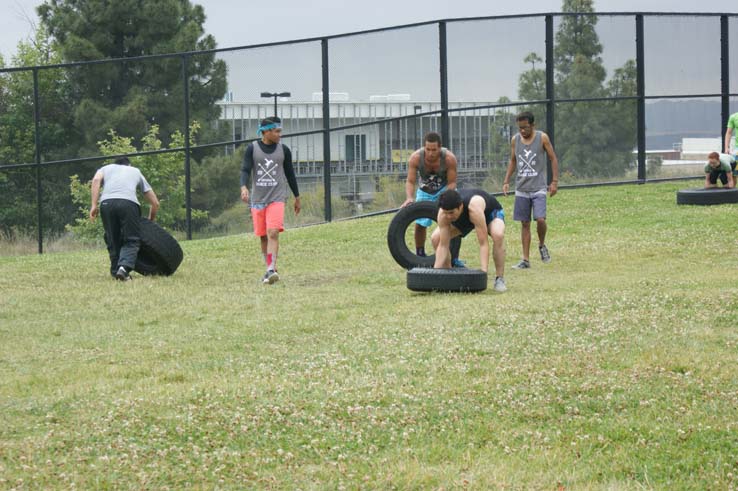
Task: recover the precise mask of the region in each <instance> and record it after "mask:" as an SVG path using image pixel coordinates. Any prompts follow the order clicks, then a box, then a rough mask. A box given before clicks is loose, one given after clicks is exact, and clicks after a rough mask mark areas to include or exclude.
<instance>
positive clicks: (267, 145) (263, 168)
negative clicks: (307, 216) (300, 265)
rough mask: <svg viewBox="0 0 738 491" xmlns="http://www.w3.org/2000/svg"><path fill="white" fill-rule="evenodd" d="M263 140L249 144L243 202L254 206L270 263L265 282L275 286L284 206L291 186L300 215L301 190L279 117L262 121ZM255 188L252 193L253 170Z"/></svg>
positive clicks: (243, 174) (257, 229) (243, 169)
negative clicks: (299, 189)
mask: <svg viewBox="0 0 738 491" xmlns="http://www.w3.org/2000/svg"><path fill="white" fill-rule="evenodd" d="M256 134H257V135H258V136H260V137H261V140H260V141H256V142H253V143H249V146H248V147H246V152H245V153H244V155H243V166H242V167H241V200H242V201H243V202H244V203H249V199H250V204H251V217H252V219H253V220H254V235H256V236H257V237H259V239H260V241H261V253H262V255H263V256H264V262H265V263H266V273H264V276H263V277H262V279H261V280H262V282H263V283H264V284H267V285H271V284H272V283H274V282H275V281H277V280H279V273H277V252H278V251H279V234H280V232H282V231H284V204H285V202H286V201H287V185H288V184H289V187H290V189H291V190H292V194H293V195H294V196H295V205H294V209H295V215H297V214H298V213H300V191H298V189H297V178H296V177H295V170H294V168H293V167H292V153H291V152H290V149H289V148H288V147H287V145H283V144H281V143H279V140H280V139H281V138H282V120H281V119H279V118H278V117H276V116H273V117H271V118H266V119H262V120H261V123H260V125H259V130H258V131H257V133H256ZM252 170H253V171H254V185H253V188H252V190H251V193H249V181H250V180H251V171H252Z"/></svg>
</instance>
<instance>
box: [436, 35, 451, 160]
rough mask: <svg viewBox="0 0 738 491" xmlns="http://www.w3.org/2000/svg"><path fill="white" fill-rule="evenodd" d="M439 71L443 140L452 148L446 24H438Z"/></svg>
mask: <svg viewBox="0 0 738 491" xmlns="http://www.w3.org/2000/svg"><path fill="white" fill-rule="evenodd" d="M438 51H439V62H440V63H439V71H440V72H441V138H442V140H443V143H444V144H445V145H446V146H448V147H451V130H450V126H449V120H448V51H447V49H446V22H445V21H441V22H439V23H438Z"/></svg>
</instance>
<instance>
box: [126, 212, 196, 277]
mask: <svg viewBox="0 0 738 491" xmlns="http://www.w3.org/2000/svg"><path fill="white" fill-rule="evenodd" d="M140 234H141V248H140V249H139V250H138V257H137V258H136V266H135V267H134V268H133V269H134V271H136V272H137V273H138V274H142V275H163V276H169V275H171V274H174V272H175V271H177V268H178V267H179V265H180V263H181V262H182V258H183V257H184V254H183V252H182V248H181V247H180V246H179V242H177V239H175V238H174V237H172V235H171V234H170V233H169V232H167V231H166V230H164V229H163V228H161V227H160V226H159V224H158V223H156V222H152V221H151V220H149V219H148V218H143V217H142V218H141V225H140Z"/></svg>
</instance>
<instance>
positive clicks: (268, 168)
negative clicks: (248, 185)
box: [251, 142, 287, 205]
mask: <svg viewBox="0 0 738 491" xmlns="http://www.w3.org/2000/svg"><path fill="white" fill-rule="evenodd" d="M253 145H254V154H253V156H254V167H255V168H254V177H255V179H254V187H253V191H252V193H251V204H252V205H254V204H269V203H274V202H275V201H282V202H284V201H287V177H286V176H285V174H284V149H283V148H282V144H281V143H279V144H277V147H276V149H275V150H274V152H272V153H266V152H264V151H263V150H262V149H261V147H260V146H259V143H258V142H254V143H253Z"/></svg>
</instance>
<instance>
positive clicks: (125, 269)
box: [90, 157, 159, 281]
mask: <svg viewBox="0 0 738 491" xmlns="http://www.w3.org/2000/svg"><path fill="white" fill-rule="evenodd" d="M101 186H103V188H102V196H101V195H100V187H101ZM137 189H140V190H141V192H142V193H143V195H144V198H146V201H148V202H149V204H150V205H151V208H150V209H149V220H153V219H154V218H156V212H157V210H158V209H159V200H158V198H157V197H156V194H155V193H154V190H153V189H151V186H150V185H149V183H148V182H147V181H146V178H145V177H144V176H143V174H141V171H140V170H138V169H137V168H136V167H132V166H131V163H130V162H129V160H128V158H126V157H121V158H119V159H118V160H116V161H115V163H114V164H109V165H106V166H103V167H101V168H100V169H99V170H98V171H97V172H96V173H95V177H93V178H92V203H91V205H90V220H91V221H93V222H94V221H95V218H97V215H98V214H100V215H102V221H103V227H104V228H105V244H106V245H107V247H108V254H109V255H110V274H111V275H113V277H115V278H116V279H118V280H122V281H126V280H130V279H131V276H130V275H129V273H130V272H131V271H132V270H133V268H134V266H135V265H136V259H137V258H138V250H139V248H140V247H141V236H140V232H139V230H140V222H141V207H140V204H139V202H138V197H137V196H136V190H137ZM98 200H99V201H100V206H99V208H98Z"/></svg>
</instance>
